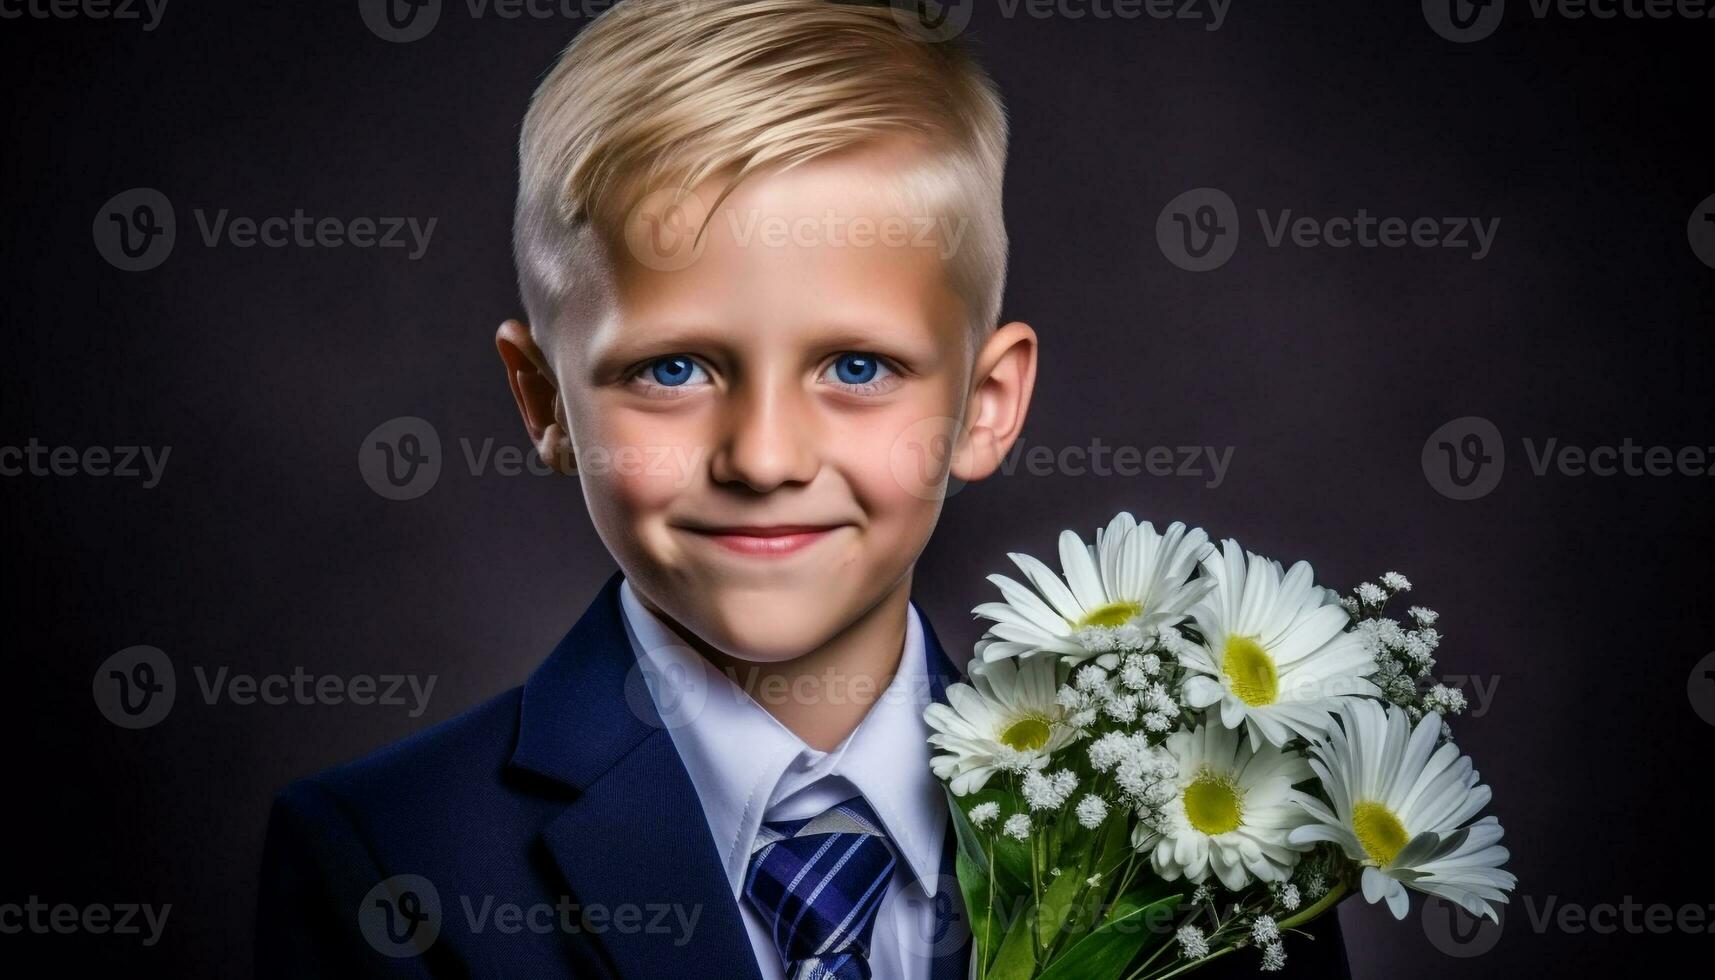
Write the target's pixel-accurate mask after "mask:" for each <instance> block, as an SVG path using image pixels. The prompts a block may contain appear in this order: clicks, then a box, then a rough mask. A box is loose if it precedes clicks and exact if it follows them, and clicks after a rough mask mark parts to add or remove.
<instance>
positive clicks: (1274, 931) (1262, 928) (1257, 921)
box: [1251, 915, 1280, 946]
mask: <svg viewBox="0 0 1715 980" xmlns="http://www.w3.org/2000/svg"><path fill="white" fill-rule="evenodd" d="M1279 938H1280V927H1279V926H1277V925H1275V922H1274V917H1273V916H1271V915H1259V916H1257V917H1256V918H1254V919H1252V920H1251V941H1252V942H1255V943H1256V944H1257V945H1258V946H1266V945H1268V944H1269V943H1271V942H1274V941H1275V940H1276V939H1279Z"/></svg>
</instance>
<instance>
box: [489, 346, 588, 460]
mask: <svg viewBox="0 0 1715 980" xmlns="http://www.w3.org/2000/svg"><path fill="white" fill-rule="evenodd" d="M494 346H495V347H496V348H498V349H499V350H500V360H501V361H502V362H504V363H505V365H506V381H507V384H509V385H511V386H512V399H513V400H514V401H516V402H517V403H518V414H519V415H520V416H522V417H523V419H524V429H525V431H526V432H528V433H530V442H531V444H532V445H534V446H535V447H536V453H537V455H539V456H541V457H542V462H544V463H546V464H548V465H549V466H551V467H553V468H554V469H555V470H557V471H559V472H561V473H565V474H567V475H571V474H572V473H575V472H576V471H577V467H576V464H575V463H574V460H575V459H576V456H575V455H574V454H573V452H572V440H571V435H570V434H569V432H568V430H567V427H566V418H565V412H564V405H563V404H562V403H561V401H560V389H559V386H558V384H556V383H555V381H554V372H553V371H552V370H551V369H550V368H549V366H548V359H547V358H546V357H544V356H543V354H542V349H541V348H540V347H538V346H536V341H535V339H534V338H532V337H531V336H530V328H529V327H527V326H525V325H524V324H523V323H521V322H520V321H518V320H508V321H506V322H505V323H502V324H501V325H500V329H499V330H498V331H496V332H495V335H494Z"/></svg>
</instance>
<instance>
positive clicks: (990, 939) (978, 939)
mask: <svg viewBox="0 0 1715 980" xmlns="http://www.w3.org/2000/svg"><path fill="white" fill-rule="evenodd" d="M953 860H954V863H955V866H956V868H957V869H958V873H959V891H960V892H962V893H963V894H964V896H965V914H966V915H967V916H968V917H969V918H970V920H971V944H972V949H974V950H975V951H976V953H975V955H977V956H978V957H980V958H981V959H979V962H983V963H986V962H987V959H988V957H989V956H990V955H992V954H993V953H994V951H995V945H996V944H997V943H998V942H999V940H1000V936H1001V934H1002V932H1003V930H1004V929H1005V928H1006V922H1005V921H1004V920H1003V919H1002V918H1001V917H1000V916H999V915H998V914H997V913H996V912H995V908H994V900H993V898H992V897H991V896H990V895H989V875H988V871H986V870H984V869H982V868H978V867H977V865H976V862H974V861H972V860H971V858H970V856H969V855H967V854H966V853H965V852H964V851H963V850H962V849H961V850H960V851H959V852H958V854H956V855H954V858H953Z"/></svg>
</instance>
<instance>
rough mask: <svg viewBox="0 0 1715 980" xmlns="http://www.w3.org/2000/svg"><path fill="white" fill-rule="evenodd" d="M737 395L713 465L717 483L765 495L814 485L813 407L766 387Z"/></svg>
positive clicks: (729, 405)
mask: <svg viewBox="0 0 1715 980" xmlns="http://www.w3.org/2000/svg"><path fill="white" fill-rule="evenodd" d="M735 395H736V397H733V398H731V399H729V400H728V402H727V410H726V418H725V419H724V420H723V427H724V432H723V434H722V438H721V440H720V444H719V445H718V446H717V447H716V449H715V452H714V454H713V457H712V460H711V473H710V475H711V476H712V477H713V479H714V480H715V482H717V483H723V484H742V485H744V486H746V487H748V488H750V489H751V490H754V491H756V492H758V493H766V492H768V491H770V490H773V489H775V488H777V487H780V486H783V485H786V484H807V483H809V482H810V481H811V480H813V479H815V477H816V471H817V469H818V468H819V466H820V465H821V463H820V453H819V450H818V444H819V437H818V432H817V426H816V422H815V419H814V412H813V411H812V410H811V407H810V406H808V405H800V404H797V403H796V401H795V400H794V399H793V398H792V397H791V395H790V394H789V393H784V392H780V391H778V390H769V389H767V388H763V387H753V388H751V389H750V390H749V391H745V392H743V393H742V394H740V393H735Z"/></svg>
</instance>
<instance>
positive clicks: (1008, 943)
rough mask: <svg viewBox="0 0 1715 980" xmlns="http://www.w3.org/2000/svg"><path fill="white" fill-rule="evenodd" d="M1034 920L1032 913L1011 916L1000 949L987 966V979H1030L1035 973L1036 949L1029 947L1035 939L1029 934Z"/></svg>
mask: <svg viewBox="0 0 1715 980" xmlns="http://www.w3.org/2000/svg"><path fill="white" fill-rule="evenodd" d="M1035 921H1036V916H1034V915H1019V916H1014V917H1013V920H1012V926H1011V928H1009V929H1007V930H1006V938H1005V939H1002V940H1001V943H1000V951H999V952H998V953H996V954H995V957H994V963H993V964H991V965H990V966H989V970H988V980H1030V978H1031V977H1033V976H1035V975H1036V951H1035V950H1033V949H1031V946H1032V945H1033V944H1034V943H1035V939H1034V938H1032V936H1031V934H1030V933H1031V925H1032V924H1033V923H1035Z"/></svg>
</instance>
